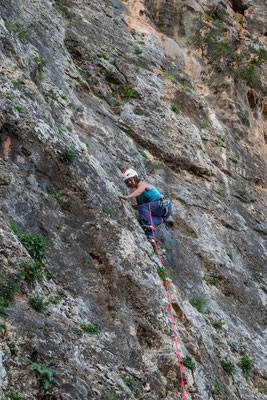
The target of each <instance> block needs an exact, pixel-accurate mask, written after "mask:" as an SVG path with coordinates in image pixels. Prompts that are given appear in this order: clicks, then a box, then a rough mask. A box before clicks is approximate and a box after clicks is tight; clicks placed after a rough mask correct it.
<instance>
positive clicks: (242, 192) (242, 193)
mask: <svg viewBox="0 0 267 400" xmlns="http://www.w3.org/2000/svg"><path fill="white" fill-rule="evenodd" d="M238 193H239V194H240V196H241V197H243V198H246V197H247V192H246V191H245V190H239V192H238Z"/></svg>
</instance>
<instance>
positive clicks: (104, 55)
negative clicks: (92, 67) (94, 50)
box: [97, 53, 108, 60]
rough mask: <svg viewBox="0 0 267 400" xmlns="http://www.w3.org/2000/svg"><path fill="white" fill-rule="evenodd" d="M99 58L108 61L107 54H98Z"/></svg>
mask: <svg viewBox="0 0 267 400" xmlns="http://www.w3.org/2000/svg"><path fill="white" fill-rule="evenodd" d="M97 57H99V58H104V59H105V60H107V59H108V55H107V53H99V54H97Z"/></svg>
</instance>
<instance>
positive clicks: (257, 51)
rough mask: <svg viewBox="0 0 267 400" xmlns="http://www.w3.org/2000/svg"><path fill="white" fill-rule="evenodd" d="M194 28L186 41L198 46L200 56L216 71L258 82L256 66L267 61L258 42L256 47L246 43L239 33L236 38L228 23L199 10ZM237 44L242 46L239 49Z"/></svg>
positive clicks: (238, 29)
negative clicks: (192, 33) (193, 31)
mask: <svg viewBox="0 0 267 400" xmlns="http://www.w3.org/2000/svg"><path fill="white" fill-rule="evenodd" d="M195 25H196V27H197V29H196V31H195V33H194V35H193V36H191V38H190V41H189V44H192V45H193V46H195V47H196V48H198V49H201V54H202V57H205V58H206V59H207V60H208V61H209V64H210V65H212V67H213V68H214V69H215V70H216V71H218V72H225V73H227V74H228V73H230V74H231V75H232V76H233V77H234V78H235V79H243V80H246V81H247V82H257V81H259V77H258V76H257V68H261V67H262V66H263V65H264V64H265V63H266V61H267V50H266V49H265V48H263V47H262V46H261V45H258V44H256V47H255V46H254V45H253V44H252V43H251V42H249V43H247V42H246V41H245V40H243V39H242V36H241V35H240V28H237V32H238V33H239V38H238V39H236V35H235V34H231V33H232V32H231V33H230V31H229V28H228V27H227V25H226V24H225V23H224V22H222V21H221V20H219V19H216V18H214V17H213V16H212V15H205V14H203V13H202V12H198V21H196V24H195ZM240 48H242V49H243V50H242V51H240Z"/></svg>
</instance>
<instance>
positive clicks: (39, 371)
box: [30, 360, 60, 390]
mask: <svg viewBox="0 0 267 400" xmlns="http://www.w3.org/2000/svg"><path fill="white" fill-rule="evenodd" d="M54 364H55V361H54V360H52V361H50V362H48V363H46V364H43V365H41V364H38V363H35V362H34V363H32V364H31V366H30V370H31V371H32V372H33V373H34V374H35V376H36V377H37V378H38V380H39V382H40V384H41V386H42V387H43V389H44V390H48V389H49V388H50V387H51V385H52V384H54V383H57V381H56V379H55V378H54V375H55V374H59V373H60V372H59V371H57V370H55V369H53V368H51V367H52V365H54Z"/></svg>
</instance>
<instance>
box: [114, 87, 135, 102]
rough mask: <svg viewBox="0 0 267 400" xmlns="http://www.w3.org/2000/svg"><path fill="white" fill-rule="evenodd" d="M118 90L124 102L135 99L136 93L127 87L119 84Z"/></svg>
mask: <svg viewBox="0 0 267 400" xmlns="http://www.w3.org/2000/svg"><path fill="white" fill-rule="evenodd" d="M118 88H119V92H120V94H121V96H122V97H123V98H124V99H125V100H129V99H131V98H134V97H137V96H138V93H137V91H136V90H134V89H131V88H128V87H127V86H125V85H123V84H120V85H119V86H118Z"/></svg>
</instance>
